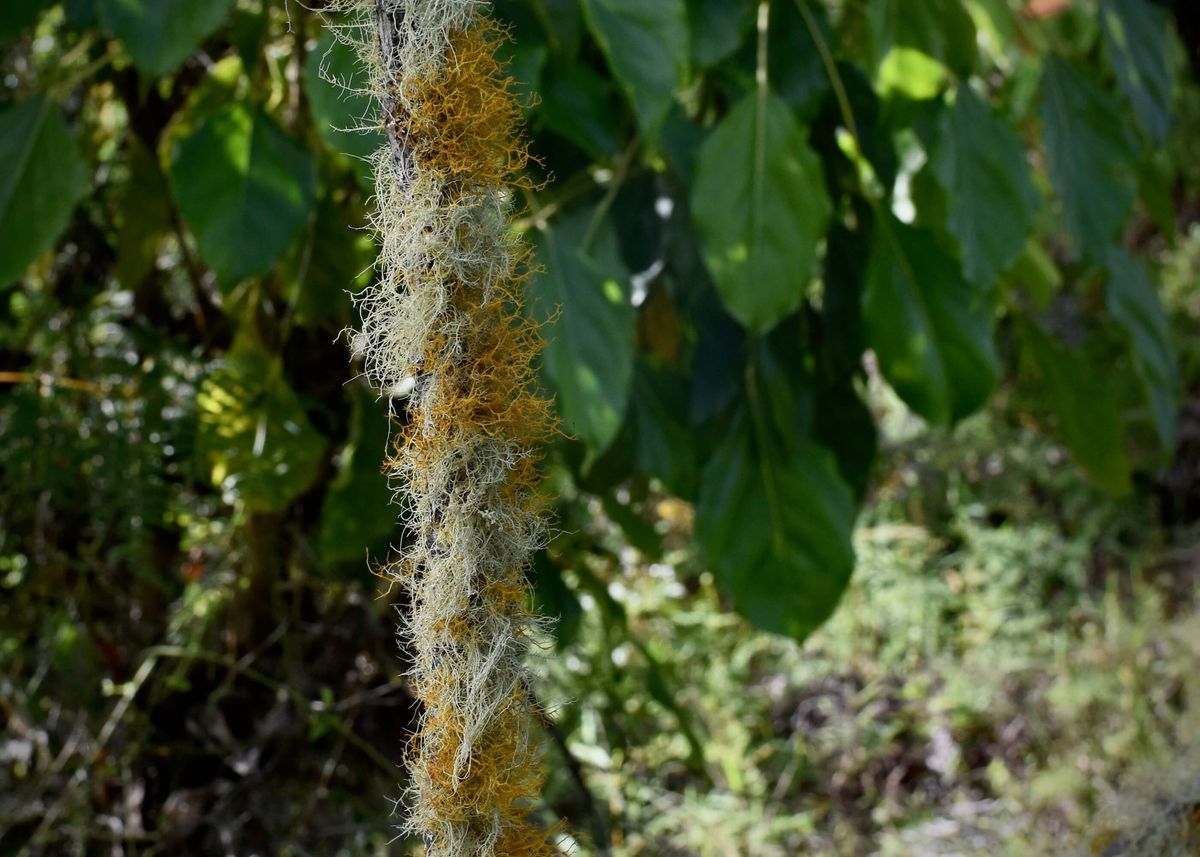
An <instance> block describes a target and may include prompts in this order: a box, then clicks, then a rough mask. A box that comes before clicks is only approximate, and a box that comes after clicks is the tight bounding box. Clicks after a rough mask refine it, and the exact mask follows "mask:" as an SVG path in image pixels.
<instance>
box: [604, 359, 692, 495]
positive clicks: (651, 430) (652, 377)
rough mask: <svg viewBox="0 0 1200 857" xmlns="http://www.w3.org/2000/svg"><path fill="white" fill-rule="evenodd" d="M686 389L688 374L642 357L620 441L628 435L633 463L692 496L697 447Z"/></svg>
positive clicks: (676, 492)
mask: <svg viewBox="0 0 1200 857" xmlns="http://www.w3.org/2000/svg"><path fill="white" fill-rule="evenodd" d="M690 392H691V391H690V388H689V385H688V379H687V378H684V377H682V376H678V375H675V374H674V373H671V372H667V371H665V370H661V369H655V368H653V367H651V366H649V365H648V364H646V363H644V362H643V363H641V364H640V365H639V366H638V367H637V371H636V373H635V374H634V379H633V393H632V395H631V397H630V401H629V419H628V421H627V423H626V429H625V431H626V434H624V435H623V436H622V443H624V442H625V441H626V440H628V448H629V449H630V450H631V453H632V458H633V465H634V466H635V467H636V468H637V469H638V470H639V471H640V472H642V473H644V474H646V475H647V476H654V477H657V478H658V479H661V480H662V483H663V485H665V486H666V487H667V489H668V490H669V491H671V492H672V493H673V494H675V495H676V496H677V497H682V498H684V499H685V500H691V499H693V498H694V497H695V492H696V471H697V452H698V449H697V447H698V444H697V442H696V436H695V434H694V432H693V431H692V429H691V427H690V426H688V424H687V414H688V405H689V394H690Z"/></svg>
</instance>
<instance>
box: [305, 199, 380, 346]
mask: <svg viewBox="0 0 1200 857" xmlns="http://www.w3.org/2000/svg"><path fill="white" fill-rule="evenodd" d="M365 223H366V215H365V214H364V212H363V211H362V204H361V202H360V201H359V199H358V198H356V197H355V196H350V197H349V198H348V199H345V200H343V202H342V204H340V205H339V204H338V202H337V201H335V200H334V199H333V197H332V195H329V194H326V195H325V196H323V197H321V199H320V201H319V202H318V203H317V212H316V216H315V217H314V218H313V223H312V226H311V228H310V229H309V234H308V237H307V245H306V246H305V247H304V252H301V253H296V254H292V256H291V257H289V264H288V265H287V266H286V267H285V268H284V269H283V270H284V276H285V277H286V280H285V282H286V285H287V287H288V289H289V294H288V300H289V302H290V303H291V305H292V308H293V309H294V311H295V313H296V321H297V323H299V324H302V325H306V326H309V327H325V328H328V329H332V330H335V331H336V330H341V329H343V328H345V327H346V326H347V325H349V324H350V323H351V316H352V302H351V295H352V294H353V293H355V292H357V291H359V290H360V289H362V288H363V287H364V286H365V285H366V284H367V283H368V282H370V278H371V276H372V274H373V268H372V265H371V262H372V261H373V260H374V258H375V256H376V255H377V254H378V252H379V249H378V247H376V246H375V242H374V241H373V240H372V239H371V236H370V234H369V233H368V232H367V231H366V230H365V228H364V227H365ZM296 257H298V258H296ZM293 259H294V262H293Z"/></svg>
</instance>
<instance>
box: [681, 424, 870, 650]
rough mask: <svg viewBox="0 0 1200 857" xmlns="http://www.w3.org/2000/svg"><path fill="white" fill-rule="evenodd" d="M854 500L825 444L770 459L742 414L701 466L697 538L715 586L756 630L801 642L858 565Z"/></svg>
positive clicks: (827, 613)
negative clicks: (853, 537) (853, 533)
mask: <svg viewBox="0 0 1200 857" xmlns="http://www.w3.org/2000/svg"><path fill="white" fill-rule="evenodd" d="M854 516H855V509H854V501H853V499H852V498H851V495H850V490H849V488H847V487H846V485H845V483H844V482H842V480H841V479H840V478H839V477H838V475H837V470H836V467H835V466H834V462H833V458H832V457H831V456H830V455H829V453H828V452H826V451H825V450H824V449H822V448H821V447H819V446H817V445H815V444H812V443H807V442H801V443H798V444H796V445H795V447H794V448H793V449H791V450H789V452H788V454H787V455H786V457H781V456H778V455H772V456H767V455H764V454H763V451H762V450H761V449H759V447H758V445H757V444H756V442H755V440H754V433H753V430H752V427H751V423H750V420H749V419H747V418H746V416H745V415H744V414H741V415H739V416H738V417H737V418H736V419H735V420H734V421H733V423H732V425H731V427H730V429H729V432H728V434H727V435H726V437H725V438H724V440H723V441H722V443H721V444H720V446H719V448H718V449H717V450H716V452H715V453H714V455H713V457H712V459H711V460H710V461H709V463H708V466H707V467H706V468H705V471H704V476H703V479H702V483H701V490H700V499H699V501H698V503H697V505H696V534H697V538H698V540H699V543H700V548H701V550H702V551H703V555H704V558H705V560H706V561H707V563H708V565H709V566H710V567H711V568H712V571H713V573H714V575H715V576H716V580H717V585H718V586H719V587H720V589H721V591H722V592H723V593H725V594H726V595H727V596H728V597H729V598H730V599H731V600H732V601H733V604H734V606H735V607H736V608H737V610H738V612H739V613H741V614H742V615H743V616H745V617H746V618H747V619H749V620H750V622H751V623H752V624H753V625H755V626H756V627H758V628H761V629H763V630H765V631H770V632H772V633H776V634H784V635H787V636H789V637H792V638H794V639H796V640H803V639H804V638H805V637H807V636H808V635H809V634H811V633H812V632H813V631H815V630H816V629H817V628H819V627H820V626H821V624H822V623H823V622H824V621H825V620H826V619H827V618H828V617H829V616H830V614H831V613H832V612H833V609H834V607H836V606H837V603H838V599H839V598H840V597H841V595H842V592H843V590H845V588H846V584H847V583H848V582H849V580H850V575H851V573H852V571H853V570H854V551H853V548H852V547H851V545H850V534H851V531H852V530H853V526H854Z"/></svg>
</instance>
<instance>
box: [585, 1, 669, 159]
mask: <svg viewBox="0 0 1200 857" xmlns="http://www.w3.org/2000/svg"><path fill="white" fill-rule="evenodd" d="M583 9H584V13H585V14H586V16H587V22H588V27H589V29H590V30H591V32H592V35H594V36H595V37H596V41H597V42H599V43H600V47H601V48H602V49H603V51H604V55H605V56H606V57H607V58H608V63H609V65H610V67H611V68H612V71H613V75H614V76H615V77H616V78H617V80H618V81H619V82H620V84H621V86H622V87H624V89H625V93H626V95H628V96H629V100H630V102H631V103H632V104H633V108H634V112H635V113H636V114H637V118H638V125H639V127H640V128H641V129H642V132H643V133H644V134H645V135H646V136H648V137H653V136H655V135H657V133H658V130H659V128H661V127H662V123H663V120H664V119H665V118H666V116H667V111H668V110H669V109H670V107H671V102H672V100H673V99H674V97H675V90H676V89H678V88H679V87H681V86H682V85H683V83H684V80H685V77H686V75H687V61H688V22H687V10H686V9H685V8H684V0H654V2H652V3H648V2H646V0H583Z"/></svg>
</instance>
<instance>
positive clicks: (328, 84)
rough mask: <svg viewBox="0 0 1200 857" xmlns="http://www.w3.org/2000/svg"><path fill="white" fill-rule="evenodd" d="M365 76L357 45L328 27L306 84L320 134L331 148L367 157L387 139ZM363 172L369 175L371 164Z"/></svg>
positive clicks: (308, 63) (309, 61)
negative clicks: (375, 117) (335, 33)
mask: <svg viewBox="0 0 1200 857" xmlns="http://www.w3.org/2000/svg"><path fill="white" fill-rule="evenodd" d="M365 78H366V74H365V72H364V70H363V69H362V68H361V67H360V64H359V61H358V57H357V55H356V54H355V51H354V48H353V47H351V46H350V45H347V44H345V43H343V42H341V41H339V40H337V39H336V38H334V35H333V32H332V31H331V30H328V29H327V30H325V32H324V34H323V35H322V36H321V40H320V41H319V42H317V46H316V48H315V49H314V50H312V51H311V52H310V53H309V54H308V58H307V59H306V60H305V65H304V86H305V91H306V92H307V93H308V101H309V104H310V105H311V107H312V114H313V124H314V126H315V127H316V129H317V136H319V137H320V138H321V142H323V143H324V144H325V145H326V146H328V147H329V149H330V150H332V151H334V152H340V153H342V154H345V155H349V156H351V157H353V158H362V159H364V160H365V159H367V158H370V157H371V155H373V154H374V153H375V151H376V150H377V149H378V148H379V147H380V146H382V145H383V143H384V139H385V138H384V135H383V134H382V133H381V132H380V131H379V130H378V127H377V125H378V123H376V122H375V121H374V119H373V117H374V116H375V113H376V110H375V107H374V103H373V99H372V98H371V96H370V95H369V94H368V93H367V92H366V91H365V89H366V79H365ZM360 172H361V173H363V174H364V175H369V174H370V169H369V167H368V165H366V164H364V165H363V166H362V169H361V170H360Z"/></svg>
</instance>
